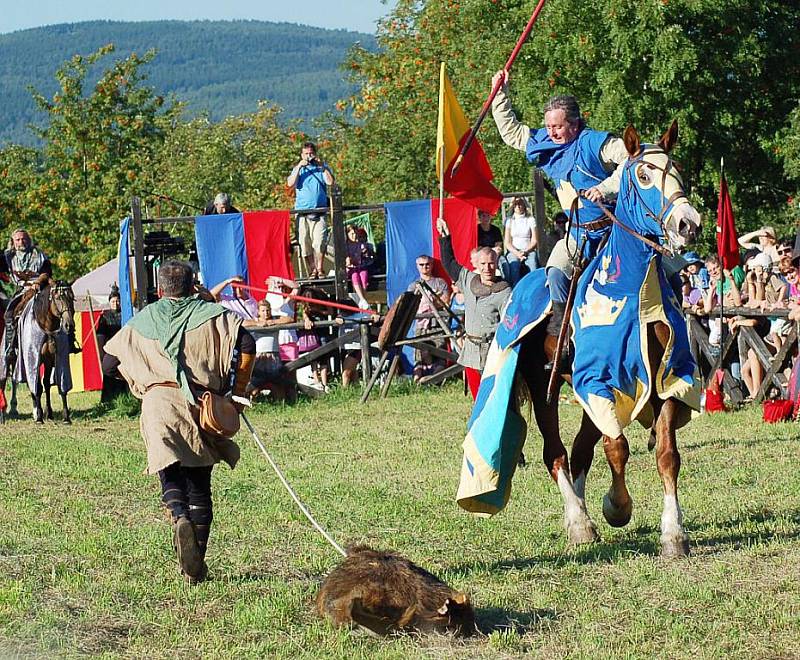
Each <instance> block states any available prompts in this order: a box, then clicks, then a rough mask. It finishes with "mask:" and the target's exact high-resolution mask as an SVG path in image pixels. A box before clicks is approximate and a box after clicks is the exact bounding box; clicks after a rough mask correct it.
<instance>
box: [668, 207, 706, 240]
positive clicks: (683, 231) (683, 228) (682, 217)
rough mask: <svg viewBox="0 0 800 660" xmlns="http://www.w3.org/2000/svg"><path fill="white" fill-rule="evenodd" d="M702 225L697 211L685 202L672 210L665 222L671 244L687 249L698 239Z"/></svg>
mask: <svg viewBox="0 0 800 660" xmlns="http://www.w3.org/2000/svg"><path fill="white" fill-rule="evenodd" d="M701 224H702V220H701V218H700V214H699V213H698V212H697V209H695V208H694V206H692V205H691V204H689V203H688V202H686V201H684V202H681V203H680V204H676V205H675V206H674V207H673V208H672V212H671V213H670V214H669V217H668V218H667V219H666V220H665V221H664V231H665V232H666V234H667V240H668V241H669V242H670V244H672V245H674V246H677V247H685V246H687V245H688V244H689V243H691V242H692V241H694V239H695V238H696V237H697V232H699V231H700V225H701Z"/></svg>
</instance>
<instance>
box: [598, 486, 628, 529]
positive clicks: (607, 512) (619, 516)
mask: <svg viewBox="0 0 800 660" xmlns="http://www.w3.org/2000/svg"><path fill="white" fill-rule="evenodd" d="M632 513H633V500H632V499H631V498H630V497H629V498H628V504H627V506H621V507H620V506H617V505H616V504H614V503H613V502H612V501H611V498H610V497H609V496H608V493H606V494H605V495H603V517H604V518H605V519H606V522H607V523H608V524H609V525H611V526H612V527H625V525H627V524H628V523H629V522H630V521H631V514H632Z"/></svg>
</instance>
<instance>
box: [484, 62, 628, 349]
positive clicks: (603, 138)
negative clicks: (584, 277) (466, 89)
mask: <svg viewBox="0 0 800 660" xmlns="http://www.w3.org/2000/svg"><path fill="white" fill-rule="evenodd" d="M501 77H502V78H503V81H504V85H503V87H502V88H501V89H500V91H499V92H498V93H497V96H496V97H495V99H494V102H493V104H492V115H493V116H494V120H495V123H496V124H497V129H498V131H499V132H500V136H501V137H502V138H503V141H504V142H505V143H506V144H508V145H509V146H511V147H514V148H515V149H519V150H520V151H524V152H525V155H526V156H527V158H528V162H530V163H531V164H532V165H535V166H536V167H538V168H540V169H541V170H542V171H543V172H544V173H545V174H546V175H547V176H548V177H549V178H550V180H551V181H552V183H553V186H554V188H555V192H556V194H557V195H558V199H559V202H560V204H561V207H562V209H563V210H564V212H565V213H566V214H567V215H570V214H571V213H572V218H573V222H572V226H571V230H570V234H569V235H568V236H566V237H565V238H563V239H561V240H560V241H559V242H558V243H556V245H555V247H554V248H553V251H552V253H551V255H550V258H549V259H548V261H547V283H548V286H549V288H550V297H551V299H552V302H553V315H552V317H551V319H550V322H549V324H548V328H547V332H548V334H549V335H551V337H556V336H557V335H558V331H559V329H560V327H561V322H562V319H563V318H564V310H565V307H566V301H567V294H568V292H569V283H570V279H571V277H572V273H573V259H572V257H573V256H574V255H575V253H576V252H577V251H578V247H579V245H581V243H582V241H583V237H584V235H585V236H586V239H587V242H586V246H585V248H584V254H583V256H584V257H585V258H587V259H591V258H592V257H593V256H594V255H595V253H596V252H597V248H598V246H599V244H600V242H601V241H602V239H603V237H604V236H605V235H606V234H607V233H608V231H609V229H610V226H611V224H610V221H609V220H607V219H606V217H605V215H604V214H603V212H602V210H601V208H600V206H599V204H600V203H601V202H602V201H603V200H604V199H611V198H613V197H614V196H615V195H616V193H617V191H618V190H619V177H620V172H621V170H620V169H619V166H620V165H621V164H622V163H623V162H624V161H625V160H626V159H627V157H628V152H627V150H626V149H625V144H624V143H623V141H622V140H621V139H620V138H618V137H615V136H614V135H612V134H611V133H609V132H607V131H596V130H593V129H591V128H588V127H587V126H586V125H585V123H584V121H583V118H582V117H581V113H580V108H579V106H578V102H577V100H576V99H575V97H574V96H554V97H553V98H551V99H550V100H549V101H548V102H547V103H546V104H545V107H544V124H545V127H544V128H539V129H532V128H530V127H528V126H526V125H525V124H522V123H521V122H520V121H519V120H518V119H517V118H516V116H515V114H514V111H513V109H512V107H511V101H510V100H509V97H508V93H507V92H508V87H507V81H508V72H506V71H499V72H498V73H496V74H495V77H494V78H493V79H492V85H494V84H495V83H496V81H497V80H498V79H499V78H501ZM579 191H584V195H585V197H578V192H579ZM576 199H577V204H575V200H576ZM573 205H576V209H575V210H573ZM578 224H580V227H579V226H578ZM554 345H555V344H554V341H553V340H549V341H548V342H547V343H546V350H548V353H550V352H551V351H552V349H553V348H554Z"/></svg>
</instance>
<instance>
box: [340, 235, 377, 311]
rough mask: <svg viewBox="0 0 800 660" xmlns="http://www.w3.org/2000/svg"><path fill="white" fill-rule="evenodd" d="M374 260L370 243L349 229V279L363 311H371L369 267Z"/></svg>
mask: <svg viewBox="0 0 800 660" xmlns="http://www.w3.org/2000/svg"><path fill="white" fill-rule="evenodd" d="M371 258H372V251H371V249H370V247H369V243H367V242H366V241H364V240H362V237H360V236H359V235H358V230H357V229H356V228H355V227H353V226H350V227H348V228H347V258H346V260H345V265H346V266H347V277H349V278H350V281H351V282H352V283H353V291H355V294H356V296H357V297H358V306H359V307H360V308H361V309H369V303H368V302H367V297H366V291H367V285H368V284H369V271H368V270H367V266H368V265H369V262H370V261H371Z"/></svg>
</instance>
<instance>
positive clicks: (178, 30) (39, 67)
mask: <svg viewBox="0 0 800 660" xmlns="http://www.w3.org/2000/svg"><path fill="white" fill-rule="evenodd" d="M357 41H360V42H361V44H362V45H363V46H365V47H368V48H370V49H372V48H374V47H375V38H374V37H373V36H372V35H368V34H362V33H358V32H348V31H345V30H326V29H322V28H314V27H308V26H304V25H295V24H292V23H267V22H262V21H151V22H141V23H129V22H112V21H92V22H86V23H73V24H63V25H54V26H48V27H42V28H34V29H31V30H22V31H19V32H13V33H10V34H0V89H2V97H3V100H2V103H0V144H3V143H7V142H9V141H11V142H16V143H23V144H29V143H31V142H32V141H33V140H34V136H33V134H32V133H31V132H30V131H29V130H28V129H27V128H26V126H27V124H29V123H31V122H36V121H37V120H39V121H40V120H41V119H42V118H41V116H39V115H38V111H37V110H36V107H35V105H34V102H33V100H32V98H31V95H30V92H29V91H28V86H33V87H34V88H36V89H37V90H39V91H41V92H43V93H44V95H45V96H46V97H50V96H52V94H53V93H54V92H55V90H56V89H57V83H56V81H55V78H54V74H55V71H56V69H57V68H58V67H59V65H60V64H61V63H62V62H64V61H65V60H67V59H69V58H70V57H72V56H73V55H74V54H75V53H80V54H82V55H88V54H89V53H91V52H93V51H94V50H96V49H97V48H99V47H100V46H103V45H105V44H108V43H113V44H114V45H115V46H116V48H117V51H116V53H115V54H114V55H113V57H115V58H122V57H126V56H127V55H129V54H130V53H131V52H133V51H136V52H137V53H139V54H140V55H141V54H143V53H144V52H145V51H146V50H148V49H150V48H155V49H157V51H158V54H157V56H156V58H155V60H154V61H153V62H152V63H151V64H150V65H148V66H147V68H146V71H147V72H148V73H149V75H150V78H149V84H150V85H152V86H153V87H154V88H155V90H156V91H157V92H158V93H159V94H168V93H170V92H173V93H174V94H175V95H176V96H177V97H178V98H179V99H180V100H183V101H187V102H188V103H189V106H190V109H191V111H192V112H195V113H196V112H198V111H201V110H207V111H208V112H209V113H210V116H211V118H212V119H220V118H222V117H225V116H228V115H235V114H241V113H243V112H248V111H253V110H255V108H256V103H257V101H258V100H259V99H267V100H269V101H273V102H275V103H277V104H278V105H280V106H282V107H283V108H284V110H285V112H284V115H283V116H284V118H285V119H293V118H299V119H302V120H303V121H304V127H305V128H306V129H310V128H311V125H310V120H311V119H313V118H314V117H317V116H319V115H320V114H322V113H323V112H325V111H327V110H331V109H332V108H333V105H334V103H335V102H336V101H337V100H338V99H340V98H342V97H344V96H346V95H347V94H348V93H349V92H350V91H352V90H351V89H350V87H349V86H348V84H347V82H346V81H345V76H344V73H343V72H342V71H341V70H340V69H339V68H338V67H339V65H340V64H341V62H342V61H343V59H344V58H345V56H346V53H347V50H348V49H349V48H350V47H351V46H352V45H353V44H354V43H356V42H357ZM105 66H107V64H105ZM98 73H99V71H98Z"/></svg>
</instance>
